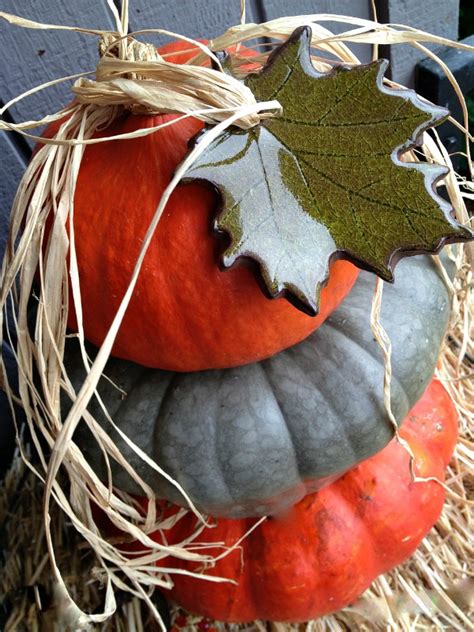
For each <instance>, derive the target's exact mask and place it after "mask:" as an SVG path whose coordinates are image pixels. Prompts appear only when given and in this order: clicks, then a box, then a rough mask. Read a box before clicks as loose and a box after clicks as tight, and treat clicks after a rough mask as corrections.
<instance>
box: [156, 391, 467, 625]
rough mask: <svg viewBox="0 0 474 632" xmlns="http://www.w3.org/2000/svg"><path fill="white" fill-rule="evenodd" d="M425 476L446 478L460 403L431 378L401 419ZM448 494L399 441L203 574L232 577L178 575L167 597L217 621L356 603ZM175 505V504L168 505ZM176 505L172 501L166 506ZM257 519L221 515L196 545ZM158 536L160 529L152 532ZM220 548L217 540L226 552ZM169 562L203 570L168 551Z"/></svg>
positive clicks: (181, 527)
mask: <svg viewBox="0 0 474 632" xmlns="http://www.w3.org/2000/svg"><path fill="white" fill-rule="evenodd" d="M401 435H402V436H403V437H404V438H405V439H406V440H407V441H408V443H409V444H410V446H411V449H412V450H413V453H414V455H415V471H416V473H417V475H418V476H420V477H423V478H427V477H437V478H438V479H439V480H444V469H445V467H446V466H447V464H448V462H449V460H450V458H451V455H452V452H453V449H454V446H455V443H456V437H457V414H456V409H455V407H454V405H453V403H452V401H451V399H450V397H449V395H448V394H447V392H446V391H445V389H444V388H443V386H442V385H441V384H440V383H439V382H436V381H433V382H432V383H431V385H430V386H429V387H428V389H427V390H426V392H425V394H424V396H423V397H422V399H421V400H420V401H419V402H418V403H417V404H416V406H414V408H413V409H412V410H411V412H410V414H409V415H408V416H407V418H406V420H405V422H404V425H403V426H402V430H401ZM443 501H444V489H443V487H442V486H441V485H440V484H439V483H437V482H413V481H412V479H411V476H410V469H409V456H408V454H407V452H406V451H405V449H404V448H403V447H402V446H401V445H400V444H398V443H397V442H396V441H395V440H394V441H392V442H391V443H390V444H389V445H388V446H387V447H386V448H385V449H384V450H383V451H382V452H379V453H378V454H377V455H376V456H373V457H371V458H370V459H368V460H367V461H365V462H363V463H362V464H361V465H359V466H358V467H356V468H355V469H353V470H351V471H350V472H349V473H348V474H346V475H345V476H343V477H342V478H340V479H339V480H337V481H336V482H335V483H333V484H332V485H330V486H328V487H325V488H324V489H322V490H321V491H319V492H317V493H315V494H311V495H309V496H306V497H305V498H304V499H303V500H302V501H300V502H299V503H298V504H297V505H296V506H295V507H294V508H293V509H291V510H290V511H289V512H288V513H287V514H285V515H281V516H277V517H274V518H269V519H267V520H266V521H265V522H264V523H263V524H262V525H260V526H259V527H258V528H257V529H256V530H255V531H253V532H252V533H251V534H250V535H249V536H248V537H247V538H245V539H244V540H243V541H242V543H241V546H240V547H238V548H237V549H234V551H232V552H231V553H230V554H229V555H227V556H226V557H224V558H222V559H220V560H219V561H218V562H217V563H216V565H215V567H213V568H208V569H202V567H201V570H204V571H205V572H206V573H208V574H210V575H214V576H219V577H226V578H229V579H232V580H234V581H235V584H231V583H213V582H208V581H205V580H199V579H196V578H193V577H189V576H186V575H180V574H176V575H175V574H173V575H172V578H173V581H174V584H175V585H174V588H173V589H172V591H171V593H170V596H171V597H172V598H173V599H175V600H176V601H177V602H178V603H179V604H180V605H182V606H183V607H184V608H186V609H187V610H189V611H190V612H193V613H197V614H200V615H204V616H207V617H210V618H211V619H216V620H219V621H230V622H247V621H253V620H254V619H268V620H272V621H305V620H308V619H312V618H315V617H318V616H321V615H324V614H327V613H329V612H332V611H335V610H338V609H340V608H343V607H344V606H347V605H348V604H350V603H351V602H353V601H354V600H355V599H356V598H357V597H358V596H359V595H360V594H361V593H362V592H363V591H364V590H365V589H366V588H368V587H369V585H370V584H371V582H372V581H373V580H374V579H375V578H376V577H377V576H378V575H380V574H381V573H384V572H386V571H388V570H390V569H391V568H393V567H394V566H396V565H397V564H400V563H401V562H402V561H404V560H405V559H407V558H408V557H409V556H410V555H411V554H412V553H413V552H414V551H415V549H416V548H417V546H418V545H419V544H420V542H421V540H422V538H423V537H424V536H425V535H426V533H427V532H428V531H429V529H430V528H431V527H432V525H433V524H434V523H435V522H436V520H437V518H438V516H439V514H440V511H441V508H442V506H443ZM167 511H168V510H167ZM169 511H170V513H172V512H173V511H175V509H171V510H169ZM195 524H196V518H195V517H194V515H193V514H191V513H189V514H187V516H185V518H184V519H181V520H180V521H179V522H178V523H177V524H176V525H175V526H174V527H173V528H172V529H170V530H168V531H166V539H167V542H168V544H173V543H176V542H180V541H182V540H183V539H184V538H185V537H186V536H187V535H189V534H191V533H192V532H193V530H194V527H195ZM254 524H255V519H251V518H245V519H240V520H231V519H219V520H218V521H217V524H216V526H215V528H208V529H205V530H204V531H203V532H202V534H201V535H200V536H199V537H198V539H197V540H195V541H194V542H193V544H196V543H199V542H201V543H202V542H206V543H210V542H219V543H225V545H227V546H232V545H234V544H235V543H237V542H238V541H239V540H240V539H241V538H242V537H243V536H244V534H245V533H246V532H247V531H248V530H249V529H250V528H251V527H252V525H254ZM155 536H156V538H157V539H160V534H158V533H156V534H155ZM222 552H223V550H222V547H219V548H217V549H215V550H212V549H210V550H209V553H211V554H213V555H216V556H217V555H220V554H222ZM166 563H167V564H165V563H164V562H162V563H161V564H162V565H163V566H166V565H168V566H179V568H185V569H187V570H192V571H195V572H196V571H198V572H199V568H198V567H197V565H196V564H195V563H194V564H193V563H190V562H184V561H177V560H176V559H174V558H172V559H171V558H168V559H167V560H166Z"/></svg>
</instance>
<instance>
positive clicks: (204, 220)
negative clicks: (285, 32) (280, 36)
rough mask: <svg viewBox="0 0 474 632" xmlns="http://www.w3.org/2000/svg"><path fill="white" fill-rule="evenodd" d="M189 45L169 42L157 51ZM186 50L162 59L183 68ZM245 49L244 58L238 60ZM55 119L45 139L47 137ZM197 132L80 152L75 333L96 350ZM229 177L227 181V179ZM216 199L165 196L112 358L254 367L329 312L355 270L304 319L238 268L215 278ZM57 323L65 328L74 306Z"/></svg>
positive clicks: (149, 120) (187, 192) (122, 126)
mask: <svg viewBox="0 0 474 632" xmlns="http://www.w3.org/2000/svg"><path fill="white" fill-rule="evenodd" d="M182 48H189V44H187V43H185V42H184V43H178V44H174V45H173V46H171V47H170V46H168V47H165V48H164V49H161V52H170V50H171V51H176V50H180V49H182ZM192 54H193V53H189V54H186V55H185V54H180V55H175V56H173V57H169V58H167V59H168V60H169V61H175V62H177V63H182V62H183V61H185V59H186V58H188V57H190V56H191V55H192ZM249 54H250V53H249ZM173 117H174V115H163V116H135V115H132V114H124V115H123V116H122V118H120V119H118V120H116V121H115V122H114V124H113V125H112V126H110V127H109V128H108V129H107V130H105V131H101V133H100V134H97V136H109V135H116V134H123V133H126V132H131V131H134V130H136V129H140V128H146V127H152V126H155V125H159V124H161V123H163V122H165V121H169V120H171V119H172V118H173ZM57 126H58V124H56V125H55V126H51V127H50V128H49V129H48V131H47V132H46V134H47V135H52V134H53V133H54V132H55V130H56V129H57ZM201 129H202V124H201V123H200V122H199V121H197V120H195V119H187V120H184V121H181V122H180V123H177V124H175V125H171V126H169V127H167V128H164V129H163V130H160V131H159V132H156V133H154V134H152V135H149V136H145V137H143V138H138V139H134V140H117V141H112V142H107V143H100V144H97V145H91V146H89V147H87V148H86V150H85V153H84V158H83V161H82V165H81V169H80V173H79V178H78V182H77V188H76V194H75V209H74V230H75V238H76V249H77V257H78V264H79V275H80V282H81V295H82V305H83V318H84V331H85V335H86V338H88V339H89V340H90V341H91V342H93V343H95V344H97V345H99V344H100V343H101V342H102V341H103V339H104V338H105V335H106V333H107V331H108V328H109V327H110V325H111V322H112V319H113V317H114V315H115V313H116V311H117V309H118V307H119V304H120V302H121V299H122V298H123V295H124V294H125V291H126V288H127V286H128V283H129V281H130V278H131V275H132V270H133V267H134V264H135V262H136V259H137V257H138V254H139V251H140V247H141V245H142V242H143V239H144V236H145V233H146V230H147V228H148V225H149V223H150V221H151V218H152V216H153V214H154V212H155V210H156V207H157V205H158V203H159V201H160V198H161V195H162V193H163V191H164V189H165V188H166V186H167V185H168V183H169V181H170V179H171V177H172V175H173V173H174V171H175V169H176V167H177V166H178V165H179V163H180V162H181V161H182V159H183V157H184V156H185V154H186V153H187V151H188V141H189V140H190V139H191V138H192V137H193V136H194V135H195V134H196V133H197V132H199V130H201ZM236 177H238V174H236ZM216 203H217V196H216V195H215V194H214V193H213V192H211V191H210V190H208V189H206V188H205V187H203V186H202V185H198V184H188V185H181V186H179V188H178V189H177V190H176V191H175V192H174V193H173V195H172V197H171V199H170V201H169V203H168V205H167V207H166V208H165V212H164V215H163V217H162V219H161V221H160V224H159V226H158V229H157V232H156V234H155V237H154V239H153V242H152V243H151V246H150V248H149V251H148V254H147V257H146V259H145V262H144V265H143V268H142V271H141V273H140V277H139V280H138V283H137V285H136V288H135V291H134V295H133V298H132V300H131V303H130V305H129V307H128V310H127V313H126V315H125V318H124V320H123V323H122V325H121V328H120V331H119V333H118V336H117V338H116V341H115V345H114V348H113V352H112V353H113V355H115V356H118V357H121V358H124V359H128V360H132V361H135V362H138V363H139V364H142V365H144V366H148V367H155V368H162V369H169V370H175V371H194V370H200V369H210V368H223V367H230V366H237V365H241V364H246V363H249V362H254V361H257V360H260V359H262V358H265V357H269V356H271V355H273V354H275V353H277V352H278V351H281V350H282V349H284V348H287V347H289V346H292V345H294V344H296V343H298V342H300V341H301V340H303V339H304V338H306V337H307V336H308V335H309V334H310V333H311V332H312V331H314V330H315V329H316V328H317V327H319V325H321V324H322V323H323V321H324V320H325V319H326V318H327V316H329V314H330V313H331V312H332V311H333V310H334V309H336V308H337V306H338V305H339V303H340V302H341V301H342V299H343V298H344V296H345V295H346V294H347V293H348V292H349V291H350V289H351V287H352V285H353V283H354V282H355V280H356V277H357V274H358V270H357V269H356V268H355V267H354V266H353V265H352V264H350V263H348V262H346V261H337V262H335V263H334V264H333V265H332V267H331V273H330V279H329V282H328V284H327V286H326V287H325V288H324V289H323V290H322V298H321V309H320V313H319V315H318V316H317V317H314V318H312V317H309V316H307V315H305V314H303V313H301V312H300V311H298V310H297V309H296V308H295V307H293V306H292V305H291V304H290V303H288V301H286V300H285V299H283V298H279V299H275V300H270V299H268V298H267V297H265V296H264V294H263V293H262V290H261V289H260V287H259V285H258V283H257V280H256V277H255V274H254V273H253V272H252V271H250V270H249V269H247V268H246V267H244V266H236V267H235V268H234V269H232V270H228V271H225V272H223V271H221V270H220V269H219V267H218V262H219V256H220V252H221V250H222V248H221V245H220V244H219V241H218V240H217V239H216V237H215V236H214V235H213V234H212V230H211V225H212V218H213V215H214V213H215V208H216ZM68 324H69V326H70V327H71V328H73V329H76V328H77V323H76V319H75V315H74V312H73V309H72V308H71V309H70V314H69V321H68Z"/></svg>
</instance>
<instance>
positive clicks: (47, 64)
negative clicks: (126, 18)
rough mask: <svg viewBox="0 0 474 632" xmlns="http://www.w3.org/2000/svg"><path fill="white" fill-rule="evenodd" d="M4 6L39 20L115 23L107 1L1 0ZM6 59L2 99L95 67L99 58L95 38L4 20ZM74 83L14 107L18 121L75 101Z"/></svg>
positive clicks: (1, 70)
mask: <svg viewBox="0 0 474 632" xmlns="http://www.w3.org/2000/svg"><path fill="white" fill-rule="evenodd" d="M1 4H2V6H1V8H2V10H3V11H6V12H7V13H13V14H20V15H21V16H23V17H27V18H29V19H32V20H35V21H37V22H47V23H49V24H65V25H69V26H83V27H88V28H95V29H111V28H114V26H113V21H112V17H111V13H110V10H109V9H108V7H107V5H106V2H105V0H74V2H58V1H56V0H55V1H54V2H51V0H22V1H21V2H17V1H16V0H2V3H1ZM0 38H1V45H2V51H3V54H4V59H6V60H7V63H3V64H1V66H0V84H1V85H2V93H1V98H2V100H3V101H4V102H7V101H8V100H9V99H11V98H12V97H14V96H16V95H17V94H20V93H22V92H24V91H25V90H27V89H29V88H32V87H33V86H36V85H38V84H40V83H43V82H45V81H50V80H52V79H57V78H60V77H63V76H66V75H70V74H73V73H77V72H83V71H88V70H93V69H94V67H95V64H96V62H97V41H96V39H95V38H94V37H91V36H87V35H80V34H78V33H69V32H65V31H37V30H31V29H23V28H19V27H17V26H12V25H10V24H8V23H7V22H4V21H3V20H2V21H1V22H0ZM70 99H71V97H70V90H69V84H66V83H61V84H59V85H57V86H53V87H51V88H48V89H47V90H44V91H41V92H40V93H37V94H34V95H32V96H30V97H28V98H27V99H25V100H24V101H21V102H20V103H18V104H17V105H15V106H14V107H12V108H11V111H10V114H11V116H12V117H13V118H14V119H15V120H16V121H20V120H27V119H32V118H37V117H38V116H41V115H44V114H47V113H51V112H54V111H57V110H58V109H59V108H60V107H62V106H63V105H64V104H66V103H67V102H68V101H70Z"/></svg>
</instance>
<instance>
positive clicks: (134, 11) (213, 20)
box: [130, 0, 254, 44]
mask: <svg viewBox="0 0 474 632" xmlns="http://www.w3.org/2000/svg"><path fill="white" fill-rule="evenodd" d="M247 4H248V7H247V22H251V21H253V20H254V17H253V15H252V7H251V5H250V2H248V3H247ZM239 21H240V3H239V1H238V0H230V1H229V0H212V1H211V2H209V0H180V1H179V2H176V0H159V1H157V0H155V1H154V2H150V0H134V1H133V3H131V8H130V28H131V30H133V31H135V30H138V29H145V28H164V29H167V30H168V31H174V32H175V33H180V34H182V35H188V36H189V37H194V38H204V39H209V38H211V37H216V36H217V35H221V34H222V33H223V32H224V31H226V30H227V29H228V28H229V27H230V26H233V25H234V24H238V23H239ZM153 41H156V42H157V44H160V43H163V42H164V41H166V38H164V37H158V36H157V37H156V39H155V38H153Z"/></svg>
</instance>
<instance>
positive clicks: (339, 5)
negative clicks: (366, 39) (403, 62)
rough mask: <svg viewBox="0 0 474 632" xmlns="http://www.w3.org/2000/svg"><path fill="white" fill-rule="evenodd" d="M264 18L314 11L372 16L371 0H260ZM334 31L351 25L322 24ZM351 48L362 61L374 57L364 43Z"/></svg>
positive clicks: (337, 31) (367, 17) (359, 16)
mask: <svg viewBox="0 0 474 632" xmlns="http://www.w3.org/2000/svg"><path fill="white" fill-rule="evenodd" d="M260 1H261V3H262V8H263V13H264V18H265V19H266V20H273V19H274V18H279V17H282V16H285V15H308V14H312V13H334V14H337V15H349V16H355V17H358V18H366V19H371V18H372V12H371V4H370V0H351V2H348V1H347V0H293V2H291V3H290V2H288V1H287V0H260ZM322 25H323V26H326V27H327V28H328V29H330V30H331V31H333V32H334V33H342V32H343V31H345V30H348V29H349V28H350V25H344V24H338V23H336V22H326V23H324V24H322ZM349 47H350V48H351V50H352V51H353V52H354V53H355V54H356V55H357V57H358V58H359V59H360V60H361V61H362V62H369V61H370V60H371V58H372V52H371V47H370V46H367V45H363V44H356V45H354V44H351V45H349Z"/></svg>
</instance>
